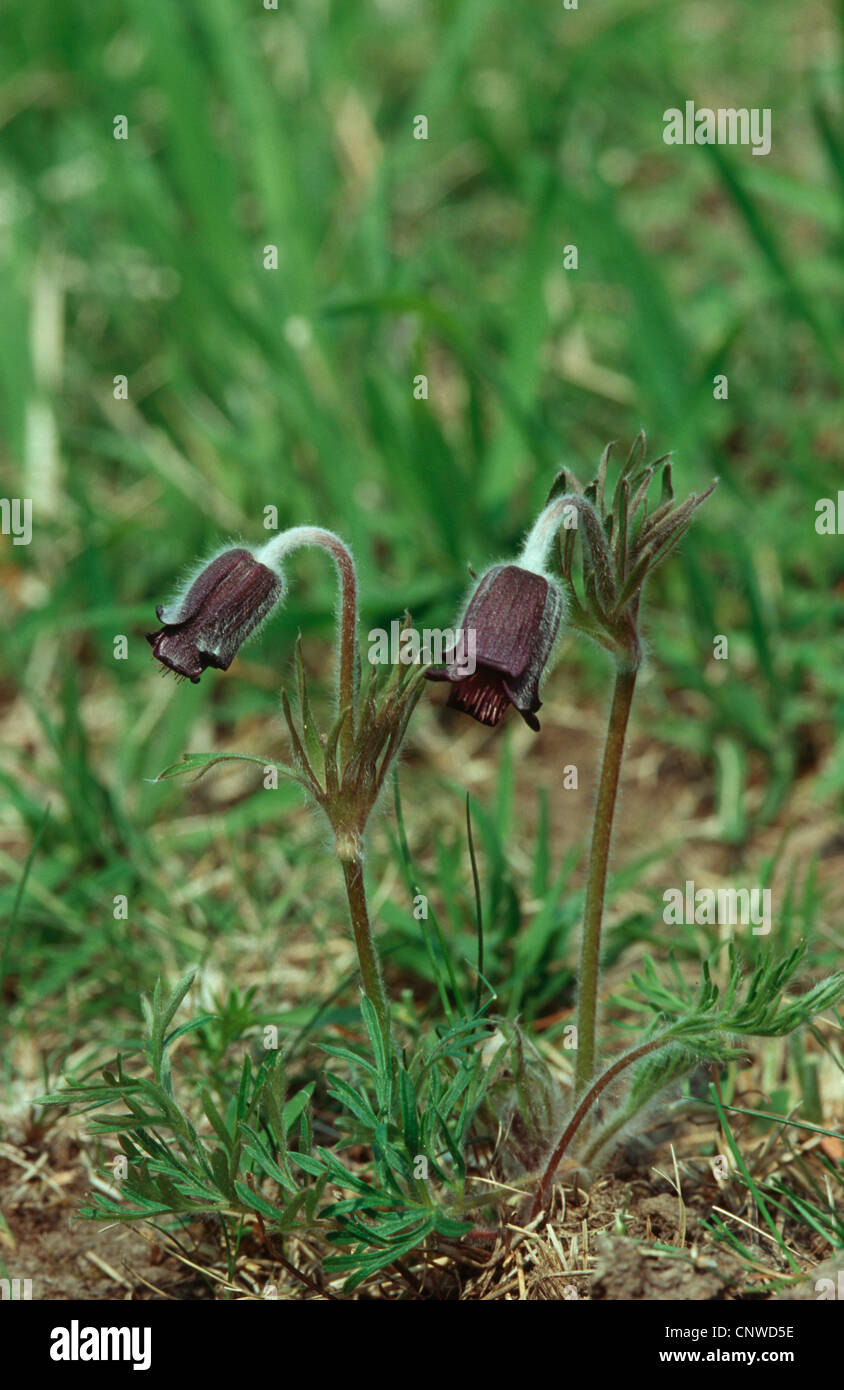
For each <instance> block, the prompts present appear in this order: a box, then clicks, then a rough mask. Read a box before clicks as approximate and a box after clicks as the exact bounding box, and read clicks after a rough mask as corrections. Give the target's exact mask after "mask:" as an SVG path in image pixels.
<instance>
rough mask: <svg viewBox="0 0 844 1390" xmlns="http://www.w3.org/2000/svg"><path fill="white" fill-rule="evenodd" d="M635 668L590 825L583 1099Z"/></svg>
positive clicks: (616, 698)
mask: <svg viewBox="0 0 844 1390" xmlns="http://www.w3.org/2000/svg"><path fill="white" fill-rule="evenodd" d="M636 669H637V668H636V667H635V666H634V667H626V668H625V667H622V668H620V669H619V670H618V671H617V673H616V678H615V690H614V691H613V700H612V708H611V710H610V717H609V724H608V727H607V741H606V744H605V746H604V761H603V765H602V767H601V781H600V785H599V787H598V802H597V805H596V807H595V819H594V822H593V825H592V847H591V849H590V851H589V877H588V880H587V883H586V907H585V910H584V914H583V940H582V943H581V950H580V988H579V992H578V998H577V1064H576V1067H575V1075H574V1089H575V1095H582V1094H583V1092H584V1091H585V1090H586V1087H587V1086H588V1085H589V1082H590V1081H591V1080H592V1074H593V1072H594V1070H595V1024H596V1018H597V1011H598V979H599V969H600V955H601V923H602V921H603V916H604V893H605V891H606V886H607V863H608V860H609V854H610V841H611V839H612V825H613V816H614V815H615V803H616V797H617V794H618V779H619V773H620V771H621V760H622V758H623V756H624V741H625V736H626V733H627V721H628V719H629V717H630V706H631V704H632V701H633V691H634V688H635V685H636Z"/></svg>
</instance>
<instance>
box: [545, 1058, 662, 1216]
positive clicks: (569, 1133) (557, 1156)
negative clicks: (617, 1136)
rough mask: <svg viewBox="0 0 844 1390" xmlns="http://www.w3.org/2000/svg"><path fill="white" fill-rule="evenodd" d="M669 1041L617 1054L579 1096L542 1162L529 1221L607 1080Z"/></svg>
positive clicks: (609, 1080) (546, 1198)
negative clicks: (575, 1107)
mask: <svg viewBox="0 0 844 1390" xmlns="http://www.w3.org/2000/svg"><path fill="white" fill-rule="evenodd" d="M669 1041H670V1039H668V1038H666V1037H665V1036H662V1037H658V1038H651V1040H650V1041H649V1042H646V1043H642V1044H641V1045H640V1046H639V1047H634V1048H633V1049H632V1051H631V1052H625V1054H624V1056H623V1057H619V1058H618V1060H617V1061H615V1062H613V1064H612V1066H611V1067H608V1068H607V1070H606V1071H605V1072H604V1073H603V1075H601V1076H599V1077H598V1079H597V1081H595V1082H594V1083H593V1084H592V1085H591V1086H590V1087H589V1090H588V1091H587V1092H586V1095H585V1096H584V1097H583V1099H582V1101H581V1102H580V1104H579V1105H578V1107H577V1109H576V1110H575V1112H574V1114H573V1115H572V1117H571V1119H570V1120H569V1122H568V1124H567V1125H566V1127H565V1129H564V1130H563V1132H562V1134H561V1136H560V1141H559V1143H558V1144H557V1147H556V1148H555V1149H554V1152H553V1153H552V1155H551V1157H550V1159H549V1160H548V1162H547V1164H546V1165H545V1171H544V1173H543V1174H542V1177H541V1179H540V1182H539V1186H538V1188H537V1189H536V1196H535V1197H534V1199H533V1206H532V1208H531V1213H530V1220H531V1221H533V1220H534V1218H535V1217H537V1216H538V1215H539V1213H540V1212H541V1211H542V1209H543V1207H545V1205H546V1204H547V1201H548V1193H549V1190H550V1187H551V1184H552V1182H553V1179H554V1174H555V1173H556V1171H557V1169H558V1167H559V1166H560V1163H561V1162H562V1160H563V1158H564V1157H565V1155H566V1151H567V1149H568V1146H569V1144H570V1143H571V1141H572V1139H573V1138H574V1136H575V1134H576V1133H577V1131H578V1130H579V1129H580V1126H581V1125H582V1124H583V1121H584V1119H585V1118H586V1116H587V1115H588V1113H589V1111H590V1110H591V1109H592V1106H593V1105H594V1104H595V1101H596V1100H597V1099H598V1097H599V1095H600V1094H601V1092H602V1091H603V1090H605V1089H606V1087H607V1086H609V1084H610V1082H611V1081H614V1080H615V1078H616V1077H617V1076H618V1074H619V1072H622V1071H624V1070H625V1068H627V1067H630V1066H632V1065H633V1063H634V1062H638V1061H639V1059H640V1057H646V1056H647V1055H648V1053H649V1052H656V1050H657V1048H660V1047H665V1046H666V1044H667V1043H668V1042H669Z"/></svg>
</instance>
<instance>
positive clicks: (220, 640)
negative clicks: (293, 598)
mask: <svg viewBox="0 0 844 1390" xmlns="http://www.w3.org/2000/svg"><path fill="white" fill-rule="evenodd" d="M282 589H283V585H282V582H281V580H280V579H279V577H278V575H277V574H274V573H273V571H272V570H271V569H268V568H267V566H266V565H262V564H261V563H260V562H259V561H258V560H256V559H255V557H254V556H253V555H251V554H250V552H249V551H248V550H245V549H243V548H236V549H234V550H225V551H224V552H223V554H222V555H218V556H217V558H216V559H215V560H212V561H211V563H210V564H208V565H206V566H205V568H204V569H203V570H202V571H201V572H200V573H199V574H198V575H197V577H196V579H194V581H193V583H192V584H191V586H190V588H189V589H188V591H187V593H186V594H185V595H184V597H183V598H182V599H180V600H179V601H177V602H176V603H174V604H172V605H171V606H170V607H169V608H165V607H164V606H163V605H162V604H159V605H158V607H157V608H156V610H155V612H156V616H157V617H158V618H159V620H160V621H161V622H162V623H163V627H162V628H161V629H160V631H159V632H148V633H147V634H146V638H147V641H148V642H149V644H150V646H151V647H152V651H153V656H155V657H156V658H157V659H158V660H159V661H160V662H161V663H162V665H164V666H167V667H169V669H170V670H171V671H175V672H176V675H177V676H187V678H188V680H191V681H193V682H194V684H196V682H197V681H198V680H199V677H200V676H201V675H202V672H203V671H204V670H205V668H206V667H207V666H215V667H216V668H217V670H219V671H227V670H228V668H229V666H231V664H232V661H233V660H234V657H235V655H236V653H237V650H238V648H239V647H240V646H242V644H243V643H244V642H245V641H246V638H247V637H248V636H249V634H250V633H251V632H254V630H255V628H256V627H257V626H258V624H259V623H260V622H262V621H263V619H264V618H265V617H266V616H267V614H268V613H269V612H270V610H271V609H272V608H273V607H274V606H275V604H276V603H277V602H278V600H279V599H280V598H281V594H282Z"/></svg>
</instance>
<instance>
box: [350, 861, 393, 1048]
mask: <svg viewBox="0 0 844 1390" xmlns="http://www.w3.org/2000/svg"><path fill="white" fill-rule="evenodd" d="M341 862H342V865H343V877H344V878H345V880H346V896H347V898H348V900H349V916H350V917H351V919H352V930H353V931H354V934H355V946H356V947H357V953H358V962H359V964H360V975H361V980H362V981H363V988H364V993H365V994H366V997H367V999H368V1000H369V1002H370V1003H371V1005H372V1007H373V1008H374V1010H375V1013H376V1015H377V1018H378V1023H379V1026H380V1028H381V1032H382V1034H383V1037H384V1046H385V1047H386V1049H387V1055H388V1056H389V1055H390V1015H389V1006H388V1004H387V996H386V994H385V992H384V982H383V980H382V979H381V968H380V966H379V964H378V953H377V951H376V949H375V936H374V934H373V931H372V923H371V922H370V920H369V908H368V906H367V902H366V887H365V885H364V881H363V860H362V859H361V857H360V856H359V855H355V856H353V857H352V858H350V859H347V858H343V859H342V860H341Z"/></svg>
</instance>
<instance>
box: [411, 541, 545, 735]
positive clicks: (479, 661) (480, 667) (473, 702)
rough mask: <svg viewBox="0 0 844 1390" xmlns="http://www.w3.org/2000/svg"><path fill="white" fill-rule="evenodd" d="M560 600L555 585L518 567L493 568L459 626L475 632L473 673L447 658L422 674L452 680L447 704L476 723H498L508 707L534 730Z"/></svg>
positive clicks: (435, 678)
mask: <svg viewBox="0 0 844 1390" xmlns="http://www.w3.org/2000/svg"><path fill="white" fill-rule="evenodd" d="M562 609H563V601H562V596H561V594H560V591H559V588H558V587H557V585H556V584H555V583H554V582H553V581H552V580H550V579H548V578H546V576H545V575H544V574H540V573H538V572H536V571H534V570H530V569H525V568H524V567H523V566H521V565H494V566H493V568H492V569H491V570H488V571H487V573H486V574H485V575H484V576H483V578H482V579H481V580H480V582H479V584H478V586H477V588H476V589H475V592H474V594H473V595H472V597H471V599H470V600H469V603H468V605H467V608H466V612H465V613H464V615H463V619H462V622H461V624H460V626H461V628H462V629H463V631H464V632H468V631H471V630H474V633H475V644H476V645H475V669H474V671H473V672H472V674H471V675H469V674H467V672H466V669H465V665H461V664H458V663H457V662H455V661H449V660H448V658H447V659H446V664H445V666H443V667H435V668H433V669H432V670H430V671H428V672H427V675H428V679H429V680H441V681H450V682H451V691H450V693H449V697H448V704H449V705H450V706H451V708H452V709H462V710H463V711H464V712H465V713H466V714H470V715H471V716H472V718H473V719H477V720H478V721H479V722H480V723H481V724H488V725H491V726H494V725H496V724H498V723H500V721H501V719H502V717H503V715H504V712H505V710H506V709H507V706H508V705H513V706H514V707H515V709H517V710H518V711H519V714H520V715H521V716H522V718H523V719H524V721H525V723H526V724H527V725H528V726H529V727H530V728H531V729H533V730H534V732H538V731H539V720H538V719H537V717H536V711H537V710H538V709H541V707H542V702H541V700H540V698H539V682H540V678H541V676H542V672H543V671H544V669H545V665H546V663H547V661H548V658H549V656H550V655H551V650H552V648H553V646H554V642H555V641H556V637H557V632H558V630H559V626H560V618H561V616H562Z"/></svg>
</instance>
